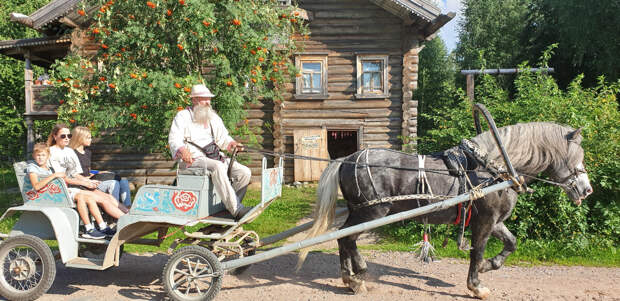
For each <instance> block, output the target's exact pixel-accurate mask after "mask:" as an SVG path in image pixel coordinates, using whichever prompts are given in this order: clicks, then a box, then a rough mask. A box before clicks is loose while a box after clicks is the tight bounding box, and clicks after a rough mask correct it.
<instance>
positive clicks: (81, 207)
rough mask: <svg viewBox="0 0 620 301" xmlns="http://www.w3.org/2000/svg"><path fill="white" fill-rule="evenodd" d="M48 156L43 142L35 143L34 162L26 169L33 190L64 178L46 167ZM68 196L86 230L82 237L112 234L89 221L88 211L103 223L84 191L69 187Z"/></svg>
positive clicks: (99, 236) (94, 237)
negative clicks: (73, 203)
mask: <svg viewBox="0 0 620 301" xmlns="http://www.w3.org/2000/svg"><path fill="white" fill-rule="evenodd" d="M49 157H50V151H49V148H48V147H47V146H46V145H45V144H44V143H37V144H35V146H34V150H33V151H32V158H34V161H35V163H36V164H35V163H32V162H31V163H28V167H27V169H26V171H27V172H28V179H29V180H30V184H31V185H32V188H33V189H34V190H40V189H41V188H43V187H45V186H46V185H47V184H49V182H51V181H52V180H53V179H54V178H63V179H64V178H65V173H64V172H55V173H52V172H51V170H50V169H49V167H48V161H47V159H48V158H49ZM68 190H69V197H70V198H71V199H73V200H74V201H75V203H76V207H77V211H78V214H79V215H80V218H81V219H82V222H83V223H84V228H85V229H86V232H85V233H84V234H82V237H85V238H91V239H103V238H105V237H106V235H114V233H113V231H112V230H111V229H110V228H109V227H107V226H105V227H103V230H102V231H98V230H97V229H95V227H93V225H92V224H91V223H90V218H89V216H88V212H89V211H90V213H91V214H92V215H93V217H95V221H96V222H97V223H98V224H99V225H100V227H101V226H102V225H105V222H104V221H103V218H102V217H101V212H100V211H99V207H97V203H96V202H95V201H94V199H92V198H89V197H87V195H85V194H84V193H81V192H80V190H79V189H76V188H69V189H68Z"/></svg>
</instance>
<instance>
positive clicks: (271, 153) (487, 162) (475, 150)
mask: <svg viewBox="0 0 620 301" xmlns="http://www.w3.org/2000/svg"><path fill="white" fill-rule="evenodd" d="M462 142H463V144H465V145H466V146H467V148H469V151H470V153H472V154H475V156H474V157H479V158H480V157H485V156H484V155H483V154H482V150H481V149H479V148H477V147H474V145H473V142H471V141H470V140H466V139H463V141H462ZM244 149H245V150H246V151H247V152H250V153H259V154H263V155H267V156H271V157H282V158H287V159H301V160H311V161H323V162H329V163H332V162H338V163H341V164H352V165H357V166H360V167H365V168H369V167H381V168H390V169H396V170H406V171H425V172H431V173H436V174H445V172H470V171H471V172H475V171H476V170H475V169H458V168H444V169H441V168H415V167H401V166H392V165H379V164H367V163H359V162H351V161H345V160H338V159H325V158H319V157H311V156H302V155H295V154H291V153H282V152H276V151H270V150H265V149H259V148H253V147H247V146H246V147H244ZM408 155H410V154H408ZM479 163H481V164H480V165H481V166H483V167H484V168H486V169H487V170H488V169H489V167H491V169H494V170H495V171H499V172H502V171H504V169H503V168H502V166H501V165H499V164H497V163H496V162H494V161H491V160H486V158H484V160H479ZM489 165H490V166H489ZM489 171H491V173H494V171H493V170H489ZM583 172H585V171H581V170H578V171H575V172H574V173H573V174H571V175H570V176H569V177H568V179H567V181H568V180H570V178H571V177H576V176H577V174H579V173H583ZM521 175H522V176H524V177H528V178H530V179H534V180H538V181H541V182H544V183H548V184H552V185H555V186H559V187H565V188H571V187H572V186H573V185H569V184H565V183H560V182H555V181H551V180H546V179H541V178H538V177H535V176H533V175H529V174H521ZM572 182H574V181H572ZM412 196H413V195H412ZM412 196H409V199H411V197H412ZM420 196H421V195H416V197H420ZM421 199H433V198H428V197H422V198H421ZM434 199H437V198H436V197H435V198H434ZM383 202H385V200H383ZM372 203H373V204H376V203H377V202H372Z"/></svg>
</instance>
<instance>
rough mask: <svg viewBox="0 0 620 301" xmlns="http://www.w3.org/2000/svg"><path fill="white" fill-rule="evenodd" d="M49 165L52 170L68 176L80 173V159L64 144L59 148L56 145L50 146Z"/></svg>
mask: <svg viewBox="0 0 620 301" xmlns="http://www.w3.org/2000/svg"><path fill="white" fill-rule="evenodd" d="M49 162H50V165H51V166H52V168H53V169H54V172H64V173H65V174H66V175H67V176H68V177H71V178H72V177H74V176H75V175H76V174H81V173H82V166H81V165H80V160H79V159H78V157H77V155H76V154H75V152H74V151H73V149H72V148H70V147H68V146H65V148H63V149H61V148H60V147H58V145H53V146H51V147H50V159H49Z"/></svg>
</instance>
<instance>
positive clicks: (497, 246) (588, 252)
mask: <svg viewBox="0 0 620 301" xmlns="http://www.w3.org/2000/svg"><path fill="white" fill-rule="evenodd" d="M16 186H17V182H16V181H15V176H14V175H13V172H12V169H0V212H2V213H4V211H5V210H6V208H8V207H9V206H11V204H15V202H16V201H17V200H20V199H21V196H20V195H19V193H11V192H8V193H7V192H6V190H7V188H11V187H16ZM282 195H283V196H282V197H280V198H278V199H277V200H276V201H274V202H273V203H272V204H271V205H270V206H269V208H267V209H266V210H265V212H263V214H261V215H260V216H259V217H258V218H257V219H256V220H254V221H253V222H252V223H250V224H247V225H245V226H244V229H248V230H254V231H256V232H257V233H258V234H259V236H260V237H261V238H264V237H267V236H270V235H273V234H276V233H280V232H282V231H284V230H287V229H289V228H292V227H294V226H295V224H296V223H297V222H298V221H299V220H300V219H301V218H303V217H305V216H308V215H309V214H310V212H311V211H312V204H313V203H314V200H315V188H314V187H301V188H290V187H284V189H283V192H282ZM259 202H260V191H259V190H252V189H250V190H249V191H248V194H247V196H246V198H245V200H244V204H245V205H250V206H253V205H256V204H258V203H259ZM339 203H342V200H340V201H339ZM16 221H17V216H13V217H11V218H9V219H7V220H4V221H1V222H0V232H2V233H8V232H9V231H10V229H11V228H12V225H13V224H14V223H15V222H16ZM199 227H200V226H194V227H187V229H186V230H188V231H193V230H196V229H198V228H199ZM176 229H177V228H171V229H170V230H169V233H172V232H173V231H175V230H176ZM378 232H379V233H384V232H385V231H378ZM146 237H147V238H155V237H156V234H155V233H153V234H150V235H148V236H146ZM183 237H184V235H183V231H178V232H177V233H175V234H174V235H172V236H171V237H168V238H167V239H166V240H165V241H164V242H163V243H162V245H161V246H160V247H154V246H144V245H131V244H128V245H126V247H125V251H126V252H132V253H144V252H165V251H166V250H167V248H168V246H170V244H171V243H172V241H173V240H174V239H177V238H183ZM431 242H432V244H433V246H435V249H436V252H437V253H436V254H437V255H439V257H451V258H462V259H467V258H469V253H468V252H463V251H460V250H458V248H457V247H456V242H455V241H454V240H450V241H449V243H448V244H447V245H446V247H445V248H442V247H441V244H442V242H443V237H433V238H432V241H431ZM414 244H415V242H414V243H411V242H410V243H404V242H401V241H396V240H395V239H394V238H392V237H390V236H388V235H385V234H381V241H380V242H379V243H378V244H375V245H366V246H360V249H362V250H382V251H404V252H410V251H413V245H414ZM502 247H503V246H502V244H501V242H500V241H498V240H496V239H495V238H491V239H490V240H489V243H488V245H487V249H486V252H485V257H486V258H488V257H491V256H494V255H495V254H498V253H499V252H500V251H501V249H502ZM330 251H335V250H330ZM506 264H508V265H545V264H560V265H583V266H605V267H620V254H619V252H618V248H617V247H615V246H613V247H607V248H605V247H597V246H596V245H592V244H591V245H586V246H583V247H580V248H574V247H573V248H569V247H568V246H566V245H565V244H563V243H560V242H554V241H532V240H521V241H519V243H518V247H517V250H516V251H515V253H513V254H512V255H511V256H510V257H508V260H507V262H506Z"/></svg>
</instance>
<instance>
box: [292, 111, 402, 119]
mask: <svg viewBox="0 0 620 301" xmlns="http://www.w3.org/2000/svg"><path fill="white" fill-rule="evenodd" d="M400 116H402V113H401V112H400V110H398V111H397V110H394V109H389V108H387V109H348V110H347V109H341V110H293V111H283V112H282V117H283V118H288V119H293V118H299V119H316V118H321V119H331V118H333V119H341V118H348V119H351V118H377V117H400Z"/></svg>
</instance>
